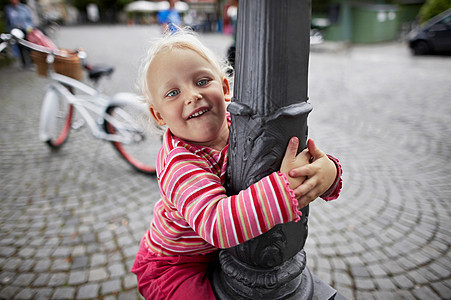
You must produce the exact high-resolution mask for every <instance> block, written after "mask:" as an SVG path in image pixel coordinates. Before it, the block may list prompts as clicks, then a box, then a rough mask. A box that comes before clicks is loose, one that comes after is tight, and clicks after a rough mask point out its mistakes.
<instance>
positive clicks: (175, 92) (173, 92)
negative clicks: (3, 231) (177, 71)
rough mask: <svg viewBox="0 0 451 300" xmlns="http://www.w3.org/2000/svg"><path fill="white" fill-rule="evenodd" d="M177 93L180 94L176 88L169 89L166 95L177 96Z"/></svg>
mask: <svg viewBox="0 0 451 300" xmlns="http://www.w3.org/2000/svg"><path fill="white" fill-rule="evenodd" d="M178 94H180V92H179V91H178V90H173V91H170V92H169V93H167V94H166V96H167V97H174V96H177V95H178Z"/></svg>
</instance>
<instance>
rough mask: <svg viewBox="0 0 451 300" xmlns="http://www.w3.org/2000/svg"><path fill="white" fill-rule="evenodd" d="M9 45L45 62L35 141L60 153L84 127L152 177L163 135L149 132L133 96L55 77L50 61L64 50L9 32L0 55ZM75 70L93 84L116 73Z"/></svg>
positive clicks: (3, 37)
mask: <svg viewBox="0 0 451 300" xmlns="http://www.w3.org/2000/svg"><path fill="white" fill-rule="evenodd" d="M8 43H9V44H11V43H20V44H21V45H23V46H25V47H27V48H29V49H31V50H32V51H35V53H38V54H41V55H44V56H45V58H46V62H47V64H48V70H47V73H48V77H49V79H50V82H49V84H48V86H47V88H46V92H45V96H44V100H43V103H42V107H41V115H40V124H39V137H40V139H41V140H42V141H43V142H45V143H47V144H48V145H49V147H50V148H51V149H52V150H58V149H60V148H61V147H62V146H63V144H64V143H65V142H66V141H67V139H68V137H69V132H70V130H71V128H77V127H80V126H82V125H84V124H87V126H88V127H89V128H90V130H91V132H92V134H93V136H94V137H96V138H99V139H102V140H105V141H107V142H110V143H111V144H112V145H113V147H114V149H116V150H117V152H118V153H119V154H120V156H121V157H122V158H123V159H125V161H126V162H127V163H128V164H130V165H131V166H132V167H133V168H134V169H136V170H137V171H139V172H142V173H145V174H155V161H156V155H157V152H158V149H159V148H160V146H161V137H159V136H156V135H155V136H154V135H152V134H150V133H149V132H147V130H146V129H147V122H148V118H149V117H150V113H149V110H148V109H147V106H146V104H145V103H143V102H141V101H140V100H139V99H138V97H137V95H135V94H132V93H118V94H116V95H114V96H112V97H110V96H107V95H104V94H102V93H101V92H100V91H99V90H98V89H97V88H94V87H91V86H89V85H87V84H85V83H83V82H81V81H79V80H77V79H74V78H71V77H69V76H66V75H62V74H59V73H56V72H55V71H54V68H53V65H54V62H55V61H58V59H64V58H67V52H66V51H63V50H53V51H50V50H49V49H48V48H45V47H42V46H39V45H37V44H33V43H30V42H28V41H26V40H24V39H23V34H22V32H20V31H15V30H14V29H13V30H12V31H11V34H2V35H1V44H0V51H1V50H3V49H4V48H5V47H6V46H5V44H8ZM77 55H78V57H79V58H80V61H81V62H82V61H84V59H85V58H86V53H85V52H83V51H79V52H78V53H77ZM78 67H80V68H81V67H83V68H84V69H85V71H87V72H88V76H89V78H90V79H91V80H92V81H94V82H95V83H97V82H98V81H99V80H100V79H102V78H104V77H105V76H109V75H111V74H112V73H113V71H114V69H113V67H111V66H104V65H103V66H95V65H94V66H90V65H87V64H83V63H81V66H78ZM75 111H76V112H77V113H78V115H79V116H80V117H81V119H79V120H77V121H74V120H75Z"/></svg>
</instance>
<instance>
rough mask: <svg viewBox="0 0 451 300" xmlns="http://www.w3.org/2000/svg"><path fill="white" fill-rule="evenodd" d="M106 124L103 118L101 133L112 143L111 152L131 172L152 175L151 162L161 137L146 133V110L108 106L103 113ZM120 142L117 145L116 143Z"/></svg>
mask: <svg viewBox="0 0 451 300" xmlns="http://www.w3.org/2000/svg"><path fill="white" fill-rule="evenodd" d="M106 112H107V114H108V116H109V117H110V120H108V118H105V123H104V128H105V131H106V132H107V133H108V134H110V135H112V137H114V138H115V139H116V140H113V141H111V143H112V145H113V147H114V149H116V151H117V152H118V153H119V154H120V156H121V157H122V158H123V159H124V160H125V161H126V162H127V163H128V164H130V165H131V166H132V167H133V168H134V169H135V170H137V171H139V172H141V173H145V174H155V162H156V159H157V154H158V150H159V149H160V147H161V137H160V136H158V135H153V134H151V133H150V132H148V130H146V128H147V126H148V125H147V124H148V122H149V121H148V118H149V115H150V114H149V112H148V110H145V111H144V110H143V108H142V107H140V106H139V105H132V104H128V105H121V106H110V107H108V108H107V110H106ZM118 139H119V140H120V141H119V140H118Z"/></svg>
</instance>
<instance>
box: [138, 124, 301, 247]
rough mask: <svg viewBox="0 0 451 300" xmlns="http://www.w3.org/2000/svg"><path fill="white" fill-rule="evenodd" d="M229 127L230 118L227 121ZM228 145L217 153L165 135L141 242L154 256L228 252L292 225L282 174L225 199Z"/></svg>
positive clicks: (291, 202)
mask: <svg viewBox="0 0 451 300" xmlns="http://www.w3.org/2000/svg"><path fill="white" fill-rule="evenodd" d="M229 122H230V119H229ZM227 152H228V145H227V146H226V147H225V148H224V149H223V150H222V151H217V150H214V149H211V148H208V147H200V146H195V145H191V144H188V143H186V142H184V141H183V140H181V139H178V138H177V137H175V136H173V135H172V134H171V133H170V131H167V132H166V134H165V136H164V139H163V146H162V148H161V149H160V152H159V154H158V159H157V176H158V181H159V185H160V193H161V196H162V198H161V199H160V200H159V201H158V202H157V203H156V204H155V207H154V220H153V222H152V224H151V227H150V229H149V230H148V231H147V233H146V235H145V238H146V244H147V247H148V249H149V250H150V251H152V252H153V253H156V254H157V255H194V254H202V253H208V252H211V251H214V250H217V249H218V248H229V247H233V246H236V245H237V244H240V243H243V242H245V241H247V240H250V239H252V238H254V237H256V236H258V235H261V234H262V233H264V232H266V231H268V230H270V229H271V228H272V227H274V226H275V225H277V224H281V223H286V222H290V221H297V220H298V219H299V214H300V212H299V211H298V210H297V208H296V207H297V204H298V202H297V200H296V199H295V198H294V193H293V191H292V190H291V189H290V188H289V187H288V185H289V183H288V181H287V179H286V177H285V175H284V174H282V173H280V172H274V173H272V174H270V175H269V176H267V177H265V178H263V179H261V180H260V181H258V182H257V183H255V184H253V185H251V186H250V187H249V188H247V189H246V190H243V191H241V192H240V193H239V194H238V195H234V196H227V195H226V191H225V188H224V187H223V185H224V182H225V173H226V167H227Z"/></svg>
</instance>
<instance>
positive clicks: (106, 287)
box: [101, 279, 122, 295]
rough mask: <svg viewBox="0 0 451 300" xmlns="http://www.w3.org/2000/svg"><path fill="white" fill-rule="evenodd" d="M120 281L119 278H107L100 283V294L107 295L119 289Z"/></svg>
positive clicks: (120, 287)
mask: <svg viewBox="0 0 451 300" xmlns="http://www.w3.org/2000/svg"><path fill="white" fill-rule="evenodd" d="M121 289H122V286H121V281H120V280H119V279H114V280H109V281H105V282H103V283H102V288H101V294H102V295H108V294H111V293H116V292H119V291H121Z"/></svg>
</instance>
